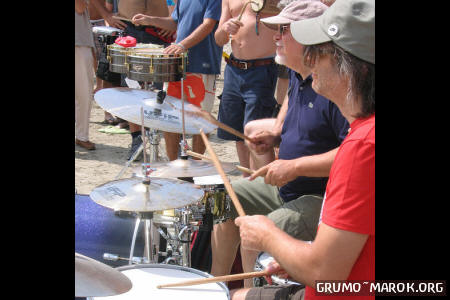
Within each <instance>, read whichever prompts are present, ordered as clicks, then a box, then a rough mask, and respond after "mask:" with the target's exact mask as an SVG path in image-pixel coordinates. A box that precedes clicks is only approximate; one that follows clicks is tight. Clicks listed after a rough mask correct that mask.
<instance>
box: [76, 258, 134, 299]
mask: <svg viewBox="0 0 450 300" xmlns="http://www.w3.org/2000/svg"><path fill="white" fill-rule="evenodd" d="M132 286H133V284H132V283H131V281H130V279H129V278H128V277H127V276H125V275H124V274H122V273H121V272H120V271H118V270H116V269H114V268H112V267H110V266H108V265H105V264H104V263H101V262H99V261H96V260H95V259H92V258H90V257H87V256H84V255H81V254H78V253H75V297H104V296H114V295H118V294H122V293H125V292H128V291H129V290H130V289H131V287H132Z"/></svg>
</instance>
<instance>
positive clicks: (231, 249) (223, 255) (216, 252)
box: [211, 219, 241, 276]
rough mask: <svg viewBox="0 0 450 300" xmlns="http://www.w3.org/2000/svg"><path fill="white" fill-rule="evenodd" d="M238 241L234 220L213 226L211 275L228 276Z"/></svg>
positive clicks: (237, 231) (237, 229) (237, 230)
mask: <svg viewBox="0 0 450 300" xmlns="http://www.w3.org/2000/svg"><path fill="white" fill-rule="evenodd" d="M240 241H241V239H240V237H239V228H238V227H237V226H236V225H235V224H234V220H231V219H230V220H227V221H226V222H223V223H220V224H216V225H214V229H213V231H212V232H211V252H212V263H211V275H213V276H222V275H228V274H230V272H231V268H232V267H233V262H234V259H235V258H236V252H237V249H238V246H239V243H240Z"/></svg>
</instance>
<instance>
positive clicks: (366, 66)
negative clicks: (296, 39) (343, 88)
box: [304, 42, 375, 118]
mask: <svg viewBox="0 0 450 300" xmlns="http://www.w3.org/2000/svg"><path fill="white" fill-rule="evenodd" d="M323 54H331V55H333V57H334V59H335V61H336V69H337V71H338V72H339V74H340V75H341V76H345V77H347V78H348V79H349V86H348V92H347V100H348V101H352V99H356V101H357V102H358V104H359V112H358V113H357V114H356V115H355V117H357V118H360V117H368V116H370V115H371V114H373V113H375V64H372V63H369V62H366V61H363V60H361V59H359V58H357V57H356V56H354V55H352V54H351V53H349V52H347V51H345V50H344V49H342V48H341V47H339V46H337V45H336V44H334V43H333V42H327V43H323V44H318V45H310V46H305V49H304V63H305V65H307V66H309V67H312V66H313V65H314V63H315V62H316V60H317V59H320V56H321V55H323ZM352 104H356V103H353V101H352Z"/></svg>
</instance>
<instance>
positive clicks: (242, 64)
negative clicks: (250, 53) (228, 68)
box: [225, 56, 275, 70]
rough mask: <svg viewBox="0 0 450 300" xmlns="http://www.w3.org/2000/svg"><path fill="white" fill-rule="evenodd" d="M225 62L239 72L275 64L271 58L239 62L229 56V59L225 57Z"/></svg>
mask: <svg viewBox="0 0 450 300" xmlns="http://www.w3.org/2000/svg"><path fill="white" fill-rule="evenodd" d="M225 61H226V62H227V64H229V65H232V66H233V67H236V68H238V69H241V70H247V69H250V68H253V67H259V66H264V65H270V64H274V63H275V60H274V59H273V58H263V59H253V60H239V59H236V58H234V57H232V56H230V58H227V57H225Z"/></svg>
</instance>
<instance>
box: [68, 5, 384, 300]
mask: <svg viewBox="0 0 450 300" xmlns="http://www.w3.org/2000/svg"><path fill="white" fill-rule="evenodd" d="M88 2H89V3H88ZM244 5H245V1H242V0H222V1H221V2H220V1H216V0H203V1H187V0H177V1H174V2H173V1H166V0H157V1H148V0H141V1H138V0H120V1H118V2H116V1H113V0H106V1H102V0H89V1H86V0H75V24H76V31H75V66H76V68H75V72H76V76H75V91H76V92H75V103H76V106H75V108H76V114H75V118H76V120H75V121H76V144H77V145H78V146H80V147H83V148H85V149H88V150H95V145H94V143H92V142H91V141H90V140H89V114H90V110H91V103H92V100H93V96H92V95H93V92H94V86H93V82H94V76H95V74H96V73H97V65H98V61H99V60H101V59H102V58H101V57H100V58H99V56H101V51H100V48H98V45H97V48H96V45H95V42H94V37H93V33H92V29H91V26H92V24H93V23H92V21H95V22H98V20H99V19H100V17H101V19H102V20H101V21H102V22H104V23H96V24H105V25H107V26H111V27H115V28H119V29H121V30H123V31H124V32H125V34H126V35H130V36H133V37H135V38H136V40H137V41H138V42H141V43H152V44H160V45H163V46H164V53H169V54H180V53H185V52H187V55H188V61H189V64H188V67H187V70H186V80H185V92H184V95H185V100H187V101H189V102H190V103H192V104H194V105H197V106H198V107H200V108H201V109H202V110H205V111H207V112H211V110H212V107H213V103H214V101H215V97H216V96H215V94H216V91H215V82H216V78H217V76H218V74H220V70H221V69H220V65H221V61H222V57H224V59H225V61H226V67H225V70H224V74H223V76H224V86H223V91H222V94H221V96H220V105H219V113H218V120H219V121H220V122H222V123H224V124H226V125H228V126H230V127H232V128H234V129H235V130H237V131H239V132H241V133H244V134H245V135H247V136H248V137H249V138H250V140H251V142H250V141H243V140H242V139H240V138H239V137H237V136H234V135H232V134H230V133H229V132H227V131H224V130H222V129H221V128H219V129H218V131H217V136H218V138H220V139H223V140H233V141H236V152H237V154H238V159H239V164H240V165H241V166H244V167H248V168H251V169H253V170H254V173H253V174H252V175H248V174H244V173H243V178H242V179H239V180H236V181H233V182H232V183H231V184H232V188H233V190H234V191H235V192H236V195H237V196H238V200H239V202H240V203H241V205H242V207H243V209H244V211H245V213H246V216H238V213H237V211H236V209H235V208H234V206H233V205H232V207H231V217H230V219H228V220H226V221H225V222H223V223H220V224H216V225H214V228H213V231H212V233H211V250H212V263H211V272H210V273H211V274H212V275H214V276H220V275H227V274H230V272H231V268H232V265H233V262H234V261H235V257H236V254H237V251H238V250H239V249H240V254H241V257H242V268H243V270H244V272H251V271H253V270H254V266H255V261H256V259H257V256H258V255H259V254H260V253H262V252H265V253H268V254H269V255H270V256H271V257H272V258H273V261H272V262H271V263H270V264H269V265H268V266H267V270H268V272H269V273H270V274H272V275H278V276H280V277H283V278H289V279H290V280H291V281H294V282H297V283H301V284H287V285H279V284H267V285H265V286H263V287H253V281H252V280H251V279H249V280H245V282H244V288H242V289H237V290H232V291H230V296H231V298H232V299H307V300H310V299H315V298H320V297H321V295H318V294H317V293H316V292H315V286H316V282H317V281H320V280H365V281H370V280H374V279H375V1H374V0H335V1H332V0H331V1H330V0H327V1H325V0H321V1H319V0H281V1H279V2H278V9H279V12H278V13H273V12H271V13H267V12H264V10H262V11H261V12H255V11H253V10H252V8H251V6H246V8H245V9H244V10H243V11H242V9H243V7H244ZM90 6H92V11H91V10H90V9H89V7H90ZM95 12H97V13H98V15H94V14H95ZM114 14H117V15H119V16H121V17H123V18H126V19H129V20H131V21H123V20H119V19H117V18H114V17H113V15H114ZM229 42H230V43H231V53H230V54H229V55H223V46H224V45H225V44H227V43H229ZM96 49H97V50H96ZM97 76H98V74H97ZM125 77H126V76H125V75H124V74H122V75H121V76H119V77H118V78H116V79H115V80H114V81H108V80H105V78H99V77H97V89H96V90H98V89H100V88H106V87H114V86H127V84H126V81H125V79H126V78H125ZM153 85H154V88H156V89H164V90H166V91H167V94H168V95H171V96H173V97H176V98H179V99H180V98H181V94H182V93H181V84H180V82H169V83H164V85H163V84H162V83H153ZM188 91H190V92H188ZM202 91H203V92H202ZM114 118H115V117H114V116H111V115H108V114H107V113H105V121H108V120H112V121H115V120H114ZM122 121H124V120H122ZM117 122H119V121H117ZM128 126H129V129H130V132H131V136H132V146H131V149H130V152H129V156H128V159H130V158H131V157H132V156H133V154H134V153H135V151H136V149H137V148H138V147H139V146H140V144H141V143H142V137H141V128H140V126H139V125H137V124H132V123H131V122H128ZM164 138H165V142H166V148H167V156H168V157H169V159H170V160H175V159H177V158H178V153H179V146H180V144H179V142H180V135H179V134H175V133H164ZM192 148H193V151H195V152H198V153H204V152H205V145H204V144H203V141H202V139H201V137H200V136H196V135H194V136H193V146H192ZM136 159H139V158H136ZM244 177H246V178H244ZM267 280H268V282H269V283H270V282H271V280H270V278H267ZM326 297H330V296H329V295H328V296H326ZM364 297H373V296H358V297H357V298H364ZM334 298H338V297H337V296H335V297H334Z"/></svg>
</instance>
